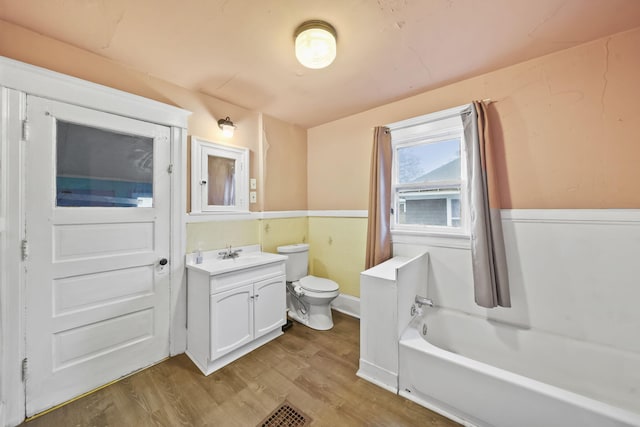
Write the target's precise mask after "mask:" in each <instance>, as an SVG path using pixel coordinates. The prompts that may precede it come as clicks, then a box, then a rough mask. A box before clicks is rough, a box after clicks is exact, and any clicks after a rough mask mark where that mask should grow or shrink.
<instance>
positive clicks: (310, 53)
mask: <svg viewBox="0 0 640 427" xmlns="http://www.w3.org/2000/svg"><path fill="white" fill-rule="evenodd" d="M293 37H294V39H295V45H296V58H298V61H299V62H300V63H301V64H302V65H304V66H305V67H307V68H313V69H318V68H324V67H327V66H328V65H329V64H331V63H332V62H333V60H334V59H336V29H335V28H333V26H332V25H331V24H328V23H326V22H324V21H318V20H312V21H306V22H303V23H302V24H300V26H298V28H296V31H295V33H294V35H293Z"/></svg>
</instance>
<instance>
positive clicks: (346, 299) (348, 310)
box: [331, 294, 360, 319]
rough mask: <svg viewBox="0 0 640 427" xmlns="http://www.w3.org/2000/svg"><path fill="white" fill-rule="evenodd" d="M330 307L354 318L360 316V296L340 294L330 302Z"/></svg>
mask: <svg viewBox="0 0 640 427" xmlns="http://www.w3.org/2000/svg"><path fill="white" fill-rule="evenodd" d="M331 308H332V309H333V310H335V311H339V312H340V313H344V314H346V315H348V316H351V317H355V318H356V319H359V318H360V298H358V297H354V296H351V295H346V294H340V295H338V297H337V298H336V299H334V300H333V301H332V302H331Z"/></svg>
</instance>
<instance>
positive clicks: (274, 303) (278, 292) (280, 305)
mask: <svg viewBox="0 0 640 427" xmlns="http://www.w3.org/2000/svg"><path fill="white" fill-rule="evenodd" d="M254 286H255V319H256V324H255V338H258V337H261V336H262V335H264V334H266V333H268V332H271V331H272V330H274V329H275V328H277V327H278V326H282V325H284V324H285V323H286V319H285V316H286V290H285V286H286V284H285V279H284V277H276V278H274V279H269V280H263V281H261V282H258V283H256V284H255V285H254Z"/></svg>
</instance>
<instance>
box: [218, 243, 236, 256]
mask: <svg viewBox="0 0 640 427" xmlns="http://www.w3.org/2000/svg"><path fill="white" fill-rule="evenodd" d="M240 252H242V249H231V245H229V246H228V247H227V250H226V251H220V252H218V255H220V256H222V259H230V258H231V259H235V258H238V257H239V256H240Z"/></svg>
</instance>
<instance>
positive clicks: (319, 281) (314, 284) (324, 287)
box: [300, 276, 339, 292]
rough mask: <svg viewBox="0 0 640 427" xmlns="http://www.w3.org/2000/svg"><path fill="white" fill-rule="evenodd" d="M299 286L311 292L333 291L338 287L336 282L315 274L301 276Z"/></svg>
mask: <svg viewBox="0 0 640 427" xmlns="http://www.w3.org/2000/svg"><path fill="white" fill-rule="evenodd" d="M300 286H301V287H302V289H306V290H308V291H312V292H334V291H337V290H338V289H339V287H338V284H337V283H336V282H334V281H333V280H329V279H323V278H321V277H315V276H305V277H303V278H302V279H300Z"/></svg>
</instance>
